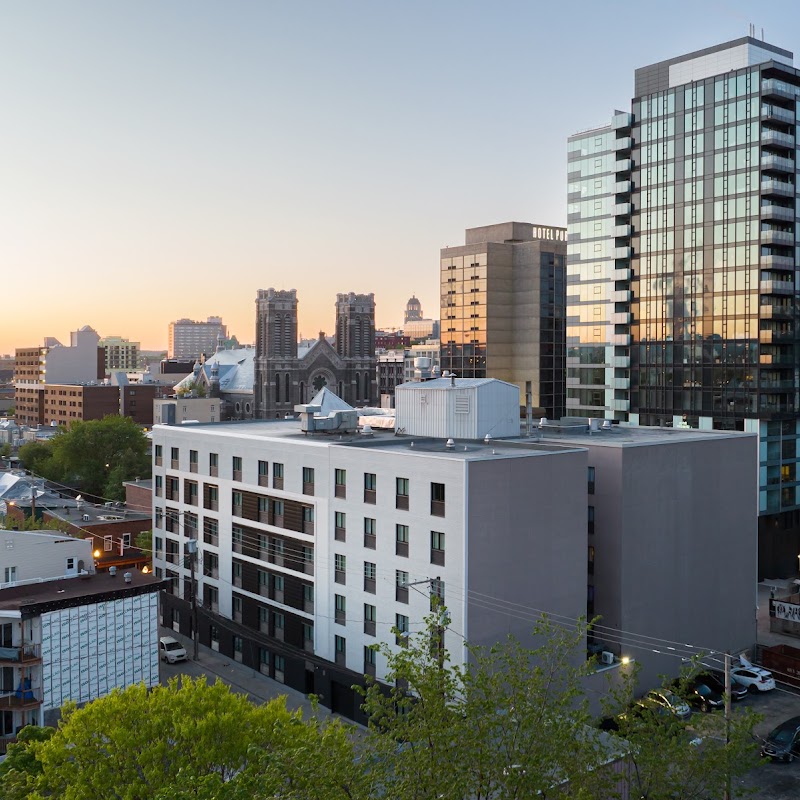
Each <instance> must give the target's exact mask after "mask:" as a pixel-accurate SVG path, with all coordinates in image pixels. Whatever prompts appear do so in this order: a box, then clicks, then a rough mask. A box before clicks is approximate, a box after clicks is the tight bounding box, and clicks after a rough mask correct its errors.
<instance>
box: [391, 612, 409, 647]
mask: <svg viewBox="0 0 800 800" xmlns="http://www.w3.org/2000/svg"><path fill="white" fill-rule="evenodd" d="M394 627H395V628H396V629H397V638H396V640H395V641H396V642H397V644H399V645H405V644H406V643H407V642H408V630H409V628H408V617H407V616H406V615H405V614H395V615H394Z"/></svg>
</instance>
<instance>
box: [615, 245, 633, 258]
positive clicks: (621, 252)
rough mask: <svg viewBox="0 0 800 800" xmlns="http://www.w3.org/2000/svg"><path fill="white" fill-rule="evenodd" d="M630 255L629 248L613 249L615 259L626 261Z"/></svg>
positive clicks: (630, 249)
mask: <svg viewBox="0 0 800 800" xmlns="http://www.w3.org/2000/svg"><path fill="white" fill-rule="evenodd" d="M631 253H633V248H631V247H615V248H614V258H616V259H622V260H624V259H628V258H630V257H631Z"/></svg>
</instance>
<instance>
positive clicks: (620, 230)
mask: <svg viewBox="0 0 800 800" xmlns="http://www.w3.org/2000/svg"><path fill="white" fill-rule="evenodd" d="M632 232H633V228H632V227H631V226H630V225H627V224H625V225H615V226H614V236H615V237H616V238H618V239H619V238H621V237H623V236H630V235H631V233H632Z"/></svg>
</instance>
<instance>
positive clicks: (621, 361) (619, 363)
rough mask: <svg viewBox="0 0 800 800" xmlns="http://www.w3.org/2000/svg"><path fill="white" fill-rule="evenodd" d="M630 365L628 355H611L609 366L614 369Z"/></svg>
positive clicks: (625, 367)
mask: <svg viewBox="0 0 800 800" xmlns="http://www.w3.org/2000/svg"><path fill="white" fill-rule="evenodd" d="M630 365H631V357H630V356H611V366H612V367H614V368H616V369H627V368H628V367H630Z"/></svg>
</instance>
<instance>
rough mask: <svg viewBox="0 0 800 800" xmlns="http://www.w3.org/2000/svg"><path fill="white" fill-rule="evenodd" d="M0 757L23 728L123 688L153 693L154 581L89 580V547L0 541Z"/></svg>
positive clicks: (11, 534)
mask: <svg viewBox="0 0 800 800" xmlns="http://www.w3.org/2000/svg"><path fill="white" fill-rule="evenodd" d="M0 541H2V548H1V552H0V578H2V583H0V666H1V667H2V672H3V684H2V687H0V754H1V753H5V751H6V748H7V747H8V744H9V743H10V742H13V741H15V738H14V737H15V735H16V733H17V731H19V729H20V728H22V727H23V726H24V725H28V724H34V725H43V724H47V723H50V724H52V723H53V722H54V721H55V719H56V718H57V716H58V713H59V709H60V708H61V706H62V705H63V704H64V703H65V702H66V701H68V700H73V701H75V702H77V703H86V702H89V701H90V700H94V699H96V698H98V697H103V696H104V695H106V694H108V693H109V692H111V690H112V689H114V688H124V687H126V686H130V685H131V684H133V683H140V682H144V683H145V684H146V685H147V686H155V685H156V684H157V683H158V591H159V589H160V581H158V580H156V579H155V578H153V577H152V576H151V575H143V574H141V573H140V572H138V571H131V572H130V573H127V574H122V573H119V574H117V575H115V576H112V575H111V574H108V573H106V574H103V575H99V574H93V572H92V553H91V545H90V543H89V542H87V541H84V540H81V539H75V538H72V537H70V536H64V535H61V534H56V533H52V532H50V531H42V532H20V531H10V530H3V531H0Z"/></svg>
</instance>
